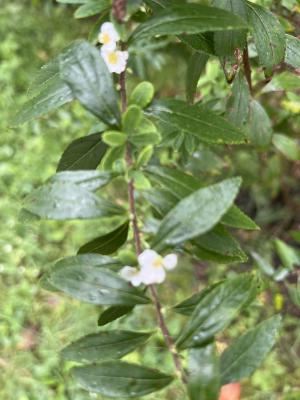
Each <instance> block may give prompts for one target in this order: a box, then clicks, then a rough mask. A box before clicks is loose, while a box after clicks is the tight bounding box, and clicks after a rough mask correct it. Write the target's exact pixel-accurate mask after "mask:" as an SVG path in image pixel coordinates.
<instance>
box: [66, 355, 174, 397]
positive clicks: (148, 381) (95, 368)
mask: <svg viewBox="0 0 300 400" xmlns="http://www.w3.org/2000/svg"><path fill="white" fill-rule="evenodd" d="M73 372H74V375H75V377H76V378H77V379H78V380H79V383H80V384H81V385H82V386H83V387H84V388H85V389H87V390H89V391H91V392H96V393H101V394H102V395H103V396H108V397H116V398H118V399H120V397H138V396H145V395H146V394H148V393H152V392H156V391H158V390H160V389H162V388H164V387H165V386H167V385H169V384H170V383H171V382H172V380H173V377H172V376H169V375H165V374H163V373H161V372H159V371H157V370H154V369H150V368H147V367H143V366H141V365H137V364H129V363H126V362H122V361H107V362H103V363H101V364H96V365H87V366H84V367H77V368H74V369H73Z"/></svg>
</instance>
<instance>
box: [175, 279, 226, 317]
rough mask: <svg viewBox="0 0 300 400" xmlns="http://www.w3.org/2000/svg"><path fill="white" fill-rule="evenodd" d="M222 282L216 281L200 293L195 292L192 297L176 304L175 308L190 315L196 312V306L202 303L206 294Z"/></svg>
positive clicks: (180, 312)
mask: <svg viewBox="0 0 300 400" xmlns="http://www.w3.org/2000/svg"><path fill="white" fill-rule="evenodd" d="M222 282H223V281H220V282H217V283H214V284H213V285H210V286H208V287H206V288H204V289H203V290H201V291H200V292H199V293H195V294H193V295H192V296H191V297H189V298H187V299H185V300H183V301H182V302H181V303H179V304H177V305H176V306H174V310H175V311H176V312H178V313H179V314H183V315H188V316H189V315H191V314H192V313H193V312H194V310H195V308H196V306H197V305H198V304H199V303H200V301H201V300H202V299H204V297H205V296H207V295H208V294H209V293H210V292H211V291H212V290H213V289H214V288H215V287H217V286H219V285H220V284H221V283H222Z"/></svg>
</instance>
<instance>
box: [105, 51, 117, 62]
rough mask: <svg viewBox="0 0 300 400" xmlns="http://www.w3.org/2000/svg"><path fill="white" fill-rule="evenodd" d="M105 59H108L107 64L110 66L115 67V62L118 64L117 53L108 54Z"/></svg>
mask: <svg viewBox="0 0 300 400" xmlns="http://www.w3.org/2000/svg"><path fill="white" fill-rule="evenodd" d="M107 58H108V62H109V63H110V64H113V65H115V64H117V62H118V55H117V53H115V52H113V53H109V54H108V56H107Z"/></svg>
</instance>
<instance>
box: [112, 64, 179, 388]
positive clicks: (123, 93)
mask: <svg viewBox="0 0 300 400" xmlns="http://www.w3.org/2000/svg"><path fill="white" fill-rule="evenodd" d="M119 82H120V93H121V106H122V112H125V111H126V108H127V94H126V72H125V71H124V72H122V73H121V74H120V81H119ZM125 157H126V163H127V166H128V167H131V166H132V163H133V161H132V156H131V148H130V144H129V143H127V145H126V155H125ZM128 199H129V208H130V214H131V223H132V229H133V236H134V244H135V250H136V254H137V256H138V255H139V254H140V253H141V252H142V244H141V235H140V230H139V226H138V219H137V212H136V205H135V187H134V181H133V179H130V180H129V182H128ZM149 289H150V293H151V296H152V299H153V303H154V306H155V310H156V316H157V321H158V325H159V327H160V330H161V332H162V334H163V336H164V339H165V342H166V345H167V347H168V350H169V352H170V353H171V355H172V358H173V362H174V366H175V370H176V373H177V375H178V377H179V378H180V379H181V380H182V382H183V383H186V378H185V374H184V371H183V368H182V365H181V360H180V357H179V355H178V353H177V352H176V347H175V344H174V342H173V339H172V337H171V335H170V333H169V330H168V327H167V325H166V322H165V319H164V316H163V313H162V308H161V304H160V301H159V298H158V294H157V290H156V287H155V286H154V285H150V286H149Z"/></svg>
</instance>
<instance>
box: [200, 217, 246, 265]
mask: <svg viewBox="0 0 300 400" xmlns="http://www.w3.org/2000/svg"><path fill="white" fill-rule="evenodd" d="M193 243H194V244H195V245H196V246H197V248H200V249H204V250H208V251H211V252H214V253H217V254H221V255H222V256H225V257H229V259H230V262H245V261H247V259H248V257H247V255H246V254H245V253H244V252H243V251H242V249H241V248H240V245H239V243H238V242H237V241H236V240H235V239H234V237H233V236H232V235H231V234H230V233H229V232H228V231H227V230H226V229H225V228H224V227H223V226H222V225H220V224H219V225H217V226H215V227H214V228H213V229H212V230H211V231H209V232H207V233H206V234H205V235H201V236H199V237H198V238H197V239H195V240H194V241H193Z"/></svg>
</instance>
